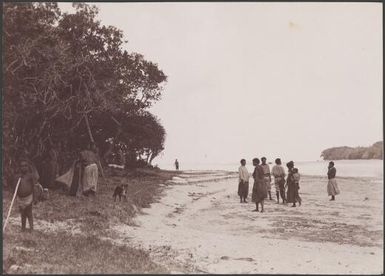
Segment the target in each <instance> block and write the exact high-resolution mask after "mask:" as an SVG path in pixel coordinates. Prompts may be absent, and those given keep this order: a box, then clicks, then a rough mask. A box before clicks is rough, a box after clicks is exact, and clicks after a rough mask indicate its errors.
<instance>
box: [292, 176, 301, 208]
mask: <svg viewBox="0 0 385 276" xmlns="http://www.w3.org/2000/svg"><path fill="white" fill-rule="evenodd" d="M300 178H301V175H300V174H299V172H298V169H297V168H293V179H294V183H295V185H296V191H297V193H296V195H295V199H296V201H297V202H298V204H299V206H301V203H302V198H301V197H300V196H299V180H300Z"/></svg>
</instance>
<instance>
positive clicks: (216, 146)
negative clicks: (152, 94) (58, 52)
mask: <svg viewBox="0 0 385 276" xmlns="http://www.w3.org/2000/svg"><path fill="white" fill-rule="evenodd" d="M89 4H91V3H89ZM70 5H71V4H70V3H60V7H61V8H62V9H63V10H70V9H71V8H70ZM95 5H96V6H97V7H98V8H99V15H98V19H99V20H100V21H101V24H103V25H113V26H115V27H117V28H119V29H121V30H122V31H123V34H124V38H125V39H126V40H128V43H127V44H126V45H125V46H124V48H125V49H127V50H128V51H129V52H138V53H141V54H143V55H144V57H145V58H146V59H147V60H150V61H153V62H155V63H157V64H158V66H159V68H160V69H161V70H163V71H164V73H165V74H166V75H167V76H168V81H167V84H166V85H165V88H164V91H163V93H162V94H163V95H162V99H161V100H160V101H159V102H157V103H156V104H155V105H154V106H153V107H152V108H151V109H150V111H151V112H152V113H153V114H155V115H157V116H158V117H159V118H160V120H161V123H162V124H163V126H164V127H165V129H166V132H167V137H166V142H165V150H164V152H163V153H162V155H161V156H160V157H158V158H156V159H155V160H154V161H153V163H154V164H159V165H160V166H162V165H163V166H168V165H170V164H173V162H174V160H175V159H176V158H178V160H179V162H180V163H181V166H183V165H182V164H193V163H194V164H195V163H196V164H198V163H205V164H206V163H207V164H208V163H238V162H239V160H240V159H241V158H246V159H247V160H251V159H252V158H254V157H262V156H266V157H267V159H268V161H273V159H275V158H277V157H280V158H281V159H282V160H284V161H285V160H296V161H313V160H319V159H321V158H320V154H321V152H322V150H324V149H326V148H329V147H334V146H369V145H371V144H373V143H374V142H376V141H380V140H382V139H383V137H382V133H383V131H382V128H383V121H382V97H383V94H382V91H383V86H382V85H383V79H382V76H383V72H382V67H383V65H382V60H383V56H382V55H383V53H382V48H383V46H382V45H383V44H382V5H381V3H250V2H249V3H245V2H244V3H193V2H190V3H95Z"/></svg>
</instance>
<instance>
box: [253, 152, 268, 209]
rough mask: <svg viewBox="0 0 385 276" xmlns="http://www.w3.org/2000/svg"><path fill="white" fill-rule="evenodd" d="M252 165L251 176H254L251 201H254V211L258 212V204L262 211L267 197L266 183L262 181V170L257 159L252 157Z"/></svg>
mask: <svg viewBox="0 0 385 276" xmlns="http://www.w3.org/2000/svg"><path fill="white" fill-rule="evenodd" d="M253 165H254V167H255V168H254V172H253V178H254V186H253V194H252V201H253V202H255V210H254V211H255V212H258V211H259V210H258V205H259V203H260V204H261V208H262V209H261V212H264V206H263V204H264V200H265V198H266V197H267V189H266V184H265V182H264V172H263V168H262V166H261V165H259V159H258V158H254V159H253Z"/></svg>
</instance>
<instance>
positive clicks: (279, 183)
mask: <svg viewBox="0 0 385 276" xmlns="http://www.w3.org/2000/svg"><path fill="white" fill-rule="evenodd" d="M271 173H272V175H273V176H274V186H275V194H276V195H277V203H279V195H281V198H282V203H286V196H285V176H286V173H285V169H284V168H283V167H282V162H281V159H280V158H277V159H275V165H274V166H273V168H272V170H271Z"/></svg>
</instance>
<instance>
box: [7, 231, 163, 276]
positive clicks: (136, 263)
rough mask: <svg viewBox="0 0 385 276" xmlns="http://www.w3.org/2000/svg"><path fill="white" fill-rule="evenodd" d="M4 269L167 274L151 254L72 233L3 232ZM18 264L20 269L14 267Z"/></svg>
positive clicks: (62, 272) (35, 271)
mask: <svg viewBox="0 0 385 276" xmlns="http://www.w3.org/2000/svg"><path fill="white" fill-rule="evenodd" d="M4 240H5V241H6V242H4V245H3V247H4V248H3V254H4V255H3V259H4V263H3V271H4V273H7V272H8V271H9V269H10V267H11V266H13V270H11V271H9V273H23V274H29V273H61V274H69V273H70V274H73V273H76V274H80V273H166V272H167V270H166V269H165V268H163V267H161V266H160V265H157V264H155V263H153V262H152V261H151V260H150V258H149V256H148V253H146V252H145V251H143V250H138V249H134V248H131V247H129V246H117V245H114V244H112V243H111V242H109V241H102V240H100V239H99V237H98V236H96V235H89V236H85V237H80V236H71V235H69V234H67V233H65V232H56V233H50V234H47V233H43V232H38V231H35V232H33V233H27V234H23V233H21V232H19V231H17V230H16V231H12V232H10V233H7V234H5V235H4ZM15 267H19V269H16V271H14V270H15Z"/></svg>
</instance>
